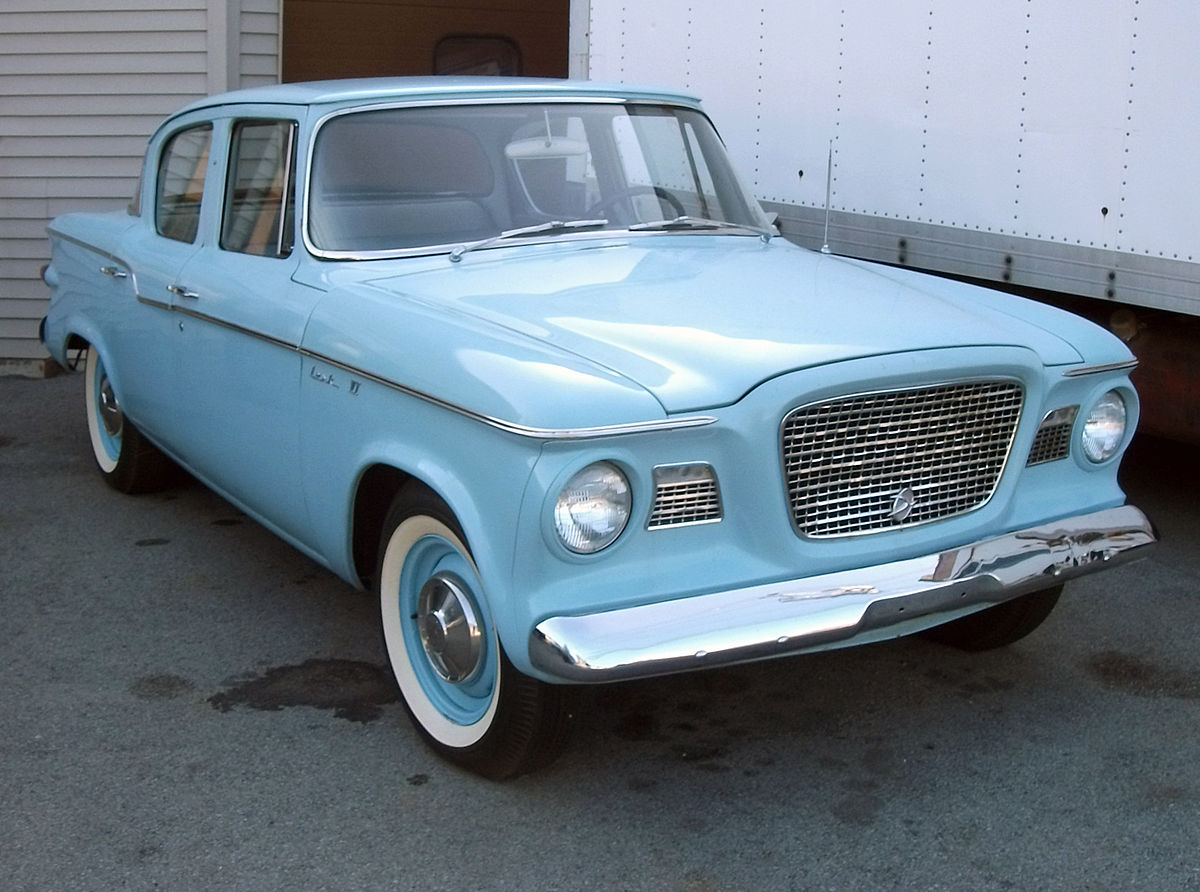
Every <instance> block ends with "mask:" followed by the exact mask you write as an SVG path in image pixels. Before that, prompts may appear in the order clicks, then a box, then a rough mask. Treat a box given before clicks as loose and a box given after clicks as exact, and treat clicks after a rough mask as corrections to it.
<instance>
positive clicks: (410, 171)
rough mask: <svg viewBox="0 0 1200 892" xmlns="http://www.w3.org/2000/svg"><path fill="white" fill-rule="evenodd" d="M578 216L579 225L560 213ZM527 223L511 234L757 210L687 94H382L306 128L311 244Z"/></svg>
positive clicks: (752, 214)
mask: <svg viewBox="0 0 1200 892" xmlns="http://www.w3.org/2000/svg"><path fill="white" fill-rule="evenodd" d="M576 221H587V226H586V227H581V226H578V225H561V224H572V223H575V222H576ZM713 222H716V223H719V224H720V225H718V226H714V225H712V224H713ZM544 224H552V225H544ZM597 224H602V225H597ZM639 224H640V225H639ZM646 224H650V225H646ZM655 224H670V225H655ZM527 227H528V228H529V229H528V231H527V232H522V233H520V235H522V236H525V237H531V238H532V237H537V238H556V237H561V235H562V234H563V233H570V232H580V231H593V232H594V231H603V230H610V229H617V230H629V229H631V228H632V229H633V230H635V231H643V232H650V231H670V232H678V231H686V230H694V231H697V232H709V233H711V232H713V231H729V232H733V233H741V234H745V233H747V232H766V231H767V230H768V223H767V222H766V220H765V219H764V217H763V215H762V211H761V210H760V208H759V207H758V204H757V203H756V202H754V201H753V200H751V199H750V198H749V197H748V196H747V195H746V193H745V191H744V190H743V189H742V187H741V185H740V184H739V183H738V181H737V178H736V177H735V175H734V173H733V170H732V168H731V167H730V166H729V162H728V159H727V158H726V155H725V150H724V147H723V146H722V145H721V142H720V140H719V139H718V137H717V135H716V133H715V132H714V131H713V129H712V125H711V124H710V123H709V122H708V119H707V118H706V117H704V115H702V114H700V113H699V112H697V111H694V110H692V109H687V108H678V107H674V106H662V105H642V104H618V103H594V104H589V103H578V104H574V103H573V104H563V103H546V104H537V103H522V104H512V105H459V106H445V107H439V108H393V109H382V110H376V111H358V112H353V113H350V114H343V115H339V116H337V117H334V118H331V119H330V120H329V121H327V122H326V123H325V124H324V126H322V127H321V129H320V131H319V132H318V134H317V139H316V144H315V146H314V150H313V161H312V174H311V179H310V184H309V208H308V232H309V238H310V240H311V242H312V245H313V247H314V248H316V249H317V250H318V252H320V253H325V254H329V255H337V254H356V255H357V254H364V253H380V252H382V253H393V252H405V251H410V250H414V249H422V248H424V249H428V248H439V247H444V248H445V250H447V251H449V250H450V249H451V248H453V247H455V246H458V245H463V244H465V243H471V242H486V243H488V245H489V246H490V244H491V240H493V239H494V240H495V242H496V243H499V242H500V239H499V238H497V237H499V236H501V235H502V234H503V235H505V236H509V237H511V236H512V235H514V231H515V230H525V229H526V228H527ZM476 247H479V246H478V245H476Z"/></svg>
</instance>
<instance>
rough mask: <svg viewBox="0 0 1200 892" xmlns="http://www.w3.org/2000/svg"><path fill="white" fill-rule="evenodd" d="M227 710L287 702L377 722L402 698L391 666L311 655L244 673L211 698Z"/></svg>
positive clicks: (280, 705)
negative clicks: (390, 675) (244, 676)
mask: <svg viewBox="0 0 1200 892" xmlns="http://www.w3.org/2000/svg"><path fill="white" fill-rule="evenodd" d="M208 702H209V704H210V705H211V706H212V707H213V708H214V709H218V710H220V711H221V712H229V710H231V709H232V708H233V707H234V706H247V707H249V708H251V709H261V710H268V711H274V710H278V709H282V708H284V707H285V706H311V707H314V708H316V709H332V710H333V714H334V715H335V716H337V717H338V718H340V719H347V720H348V721H352V722H362V723H366V722H371V721H374V720H375V719H377V718H379V717H380V715H382V712H383V707H384V706H386V705H387V704H389V703H394V702H396V693H395V690H394V689H393V687H392V684H391V681H390V679H389V678H388V676H387V672H386V670H385V669H384V668H383V667H382V666H376V665H374V664H372V663H362V662H356V661H353V660H306V661H305V662H303V663H301V664H300V665H298V666H278V667H276V668H274V669H269V670H267V671H266V672H264V673H263V674H262V675H260V676H257V677H254V678H248V679H240V680H238V681H236V682H235V683H233V684H232V685H231V686H230V687H229V688H227V689H226V690H224V691H222V692H221V693H219V694H214V695H213V696H211V697H209V698H208Z"/></svg>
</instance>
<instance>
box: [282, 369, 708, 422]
mask: <svg viewBox="0 0 1200 892" xmlns="http://www.w3.org/2000/svg"><path fill="white" fill-rule="evenodd" d="M299 352H300V354H301V355H302V356H304V357H306V358H308V359H312V360H315V361H317V362H322V363H325V364H327V365H331V366H333V367H334V368H337V369H341V370H342V371H344V372H347V373H349V374H351V375H358V376H359V377H361V378H363V379H364V380H367V381H371V382H373V383H375V384H378V385H380V386H382V387H387V388H389V389H391V390H395V391H398V392H399V393H403V394H405V395H406V396H411V397H413V398H414V399H419V400H422V401H424V402H427V403H430V404H432V405H435V406H438V407H439V408H442V409H446V410H447V411H449V412H454V413H456V414H458V415H462V416H463V417H465V418H470V419H471V420H472V421H478V422H480V423H481V424H486V425H488V426H489V427H494V428H496V429H497V430H502V431H504V432H505V433H509V434H515V435H516V436H518V437H527V438H529V439H534V440H593V439H598V438H600V437H620V436H626V435H629V434H645V433H654V432H657V431H669V430H680V429H683V428H690V427H704V426H706V425H709V424H714V423H715V422H716V420H717V419H716V418H714V417H713V416H711V415H694V416H691V417H687V418H663V419H659V420H656V421H632V422H627V423H625V424H605V425H599V426H597V427H578V428H545V427H530V426H528V425H524V424H518V423H516V422H514V421H505V420H504V419H502V418H495V417H493V416H491V415H486V414H484V413H482V412H476V411H475V410H473V409H468V408H467V407H466V406H461V405H459V404H458V403H453V402H450V401H449V400H445V399H442V398H441V397H438V396H434V395H433V394H430V393H425V392H424V391H421V390H416V389H414V388H412V387H409V386H407V385H406V384H401V383H400V382H398V381H393V380H391V379H390V378H385V377H383V376H381V375H376V374H374V373H372V372H368V371H365V370H363V369H360V368H357V367H356V366H352V365H348V364H346V363H344V362H341V361H339V360H336V359H333V358H331V357H329V356H324V355H323V354H320V353H315V352H313V351H311V350H305V349H303V348H301V349H300V351H299Z"/></svg>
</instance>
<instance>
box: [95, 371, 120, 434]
mask: <svg viewBox="0 0 1200 892" xmlns="http://www.w3.org/2000/svg"><path fill="white" fill-rule="evenodd" d="M100 421H101V422H102V423H103V424H104V430H105V431H107V432H108V435H109V436H110V437H116V436H118V435H119V434H120V433H121V426H122V424H123V423H124V418H123V416H122V415H121V407H120V406H118V405H117V395H116V394H115V393H113V389H112V385H111V384H109V383H108V376H105V378H104V380H103V381H101V382H100Z"/></svg>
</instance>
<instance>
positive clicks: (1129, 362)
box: [1063, 359, 1138, 378]
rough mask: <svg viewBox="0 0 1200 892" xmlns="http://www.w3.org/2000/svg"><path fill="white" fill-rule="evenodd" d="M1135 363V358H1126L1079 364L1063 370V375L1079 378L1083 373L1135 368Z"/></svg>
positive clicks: (1101, 372)
mask: <svg viewBox="0 0 1200 892" xmlns="http://www.w3.org/2000/svg"><path fill="white" fill-rule="evenodd" d="M1137 365H1138V361H1137V360H1136V359H1126V360H1123V361H1121V362H1106V363H1103V364H1102V365H1088V366H1081V367H1080V368H1077V369H1067V370H1066V371H1065V372H1063V377H1064V378H1080V377H1083V376H1084V375H1102V374H1104V373H1105V372H1127V371H1131V370H1133V369H1136V368H1137Z"/></svg>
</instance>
